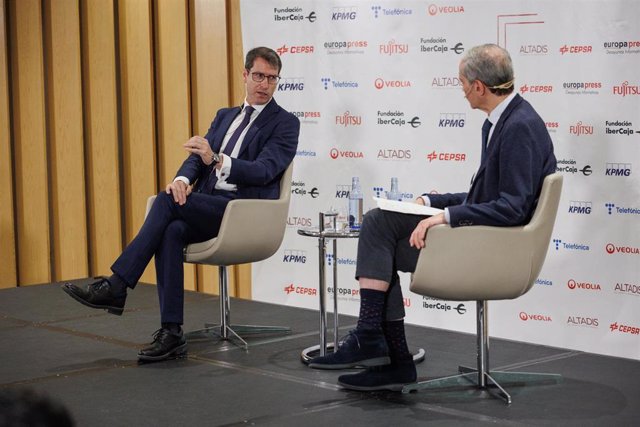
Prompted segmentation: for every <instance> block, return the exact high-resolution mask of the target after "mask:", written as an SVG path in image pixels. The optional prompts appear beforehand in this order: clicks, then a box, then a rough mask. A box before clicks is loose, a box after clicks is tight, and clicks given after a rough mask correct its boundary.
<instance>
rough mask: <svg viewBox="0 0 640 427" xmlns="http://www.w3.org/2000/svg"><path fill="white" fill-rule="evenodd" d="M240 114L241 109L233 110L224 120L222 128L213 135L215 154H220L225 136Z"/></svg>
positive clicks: (212, 145)
mask: <svg viewBox="0 0 640 427" xmlns="http://www.w3.org/2000/svg"><path fill="white" fill-rule="evenodd" d="M238 113H240V107H235V108H232V109H231V110H229V112H228V113H227V114H226V116H225V117H224V119H222V122H221V123H220V126H218V129H217V130H216V132H215V133H214V134H213V141H211V149H212V150H213V151H214V152H216V153H219V152H220V147H222V141H224V136H225V135H226V134H227V131H228V130H229V126H231V123H232V122H233V119H235V118H236V116H237V115H238Z"/></svg>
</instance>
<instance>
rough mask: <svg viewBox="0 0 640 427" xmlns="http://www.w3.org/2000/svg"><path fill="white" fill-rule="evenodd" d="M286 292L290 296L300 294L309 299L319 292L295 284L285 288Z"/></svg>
mask: <svg viewBox="0 0 640 427" xmlns="http://www.w3.org/2000/svg"><path fill="white" fill-rule="evenodd" d="M284 292H285V293H286V294H287V295H289V294H298V295H303V296H307V297H314V296H316V295H317V294H318V290H317V289H316V288H307V287H305V286H297V285H294V284H293V283H290V284H288V285H287V286H285V287H284Z"/></svg>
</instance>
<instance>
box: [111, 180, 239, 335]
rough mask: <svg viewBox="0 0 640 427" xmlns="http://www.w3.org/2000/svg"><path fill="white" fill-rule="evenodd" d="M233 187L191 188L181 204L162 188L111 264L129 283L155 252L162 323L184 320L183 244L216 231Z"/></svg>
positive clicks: (140, 273)
mask: <svg viewBox="0 0 640 427" xmlns="http://www.w3.org/2000/svg"><path fill="white" fill-rule="evenodd" d="M234 198H235V193H232V192H228V191H214V193H213V194H212V195H209V194H201V193H192V194H191V195H189V197H187V202H186V203H185V204H184V205H182V206H180V205H178V204H177V203H176V202H174V200H173V196H172V195H170V194H167V193H165V192H164V191H163V192H161V193H159V194H158V197H156V199H155V201H154V203H153V206H152V207H151V210H150V211H149V214H148V215H147V218H146V219H145V221H144V224H143V225H142V227H141V228H140V231H139V232H138V234H137V235H136V237H134V239H133V240H132V241H131V243H129V245H128V246H127V247H126V248H125V250H124V251H123V252H122V254H121V255H120V256H119V257H118V259H117V260H116V261H115V262H114V263H113V265H112V266H111V270H112V271H113V272H114V273H116V274H117V275H118V276H120V277H121V278H122V279H123V280H124V281H125V283H127V285H128V286H129V287H130V288H132V289H133V288H134V287H135V286H136V284H137V283H138V280H140V277H141V276H142V273H143V272H144V269H145V268H146V267H147V264H149V261H151V257H152V256H154V255H155V257H156V258H155V265H156V278H157V282H158V297H159V299H160V315H161V321H162V322H163V323H165V322H170V323H179V324H182V323H183V317H184V267H183V251H184V247H185V246H187V245H188V244H190V243H197V242H203V241H205V240H209V239H212V238H214V237H215V236H217V235H218V231H219V230H220V223H221V222H222V215H223V214H224V210H225V207H226V206H227V203H229V202H230V201H231V200H232V199H234Z"/></svg>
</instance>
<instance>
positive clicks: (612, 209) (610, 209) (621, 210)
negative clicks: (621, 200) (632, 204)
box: [604, 203, 640, 215]
mask: <svg viewBox="0 0 640 427" xmlns="http://www.w3.org/2000/svg"><path fill="white" fill-rule="evenodd" d="M604 207H605V208H607V213H608V214H609V215H611V214H613V213H617V214H620V215H640V208H626V207H622V206H616V205H615V204H614V203H605V204H604Z"/></svg>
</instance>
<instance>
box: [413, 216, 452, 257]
mask: <svg viewBox="0 0 640 427" xmlns="http://www.w3.org/2000/svg"><path fill="white" fill-rule="evenodd" d="M446 223H447V222H446V221H445V219H444V213H439V214H438V215H434V216H431V217H429V218H426V219H423V220H422V221H420V222H419V223H418V226H417V227H416V228H415V230H413V233H411V237H410V238H409V244H410V245H411V247H413V248H416V249H422V248H424V239H425V237H426V235H427V230H428V229H429V228H430V227H432V226H434V225H438V224H446Z"/></svg>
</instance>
